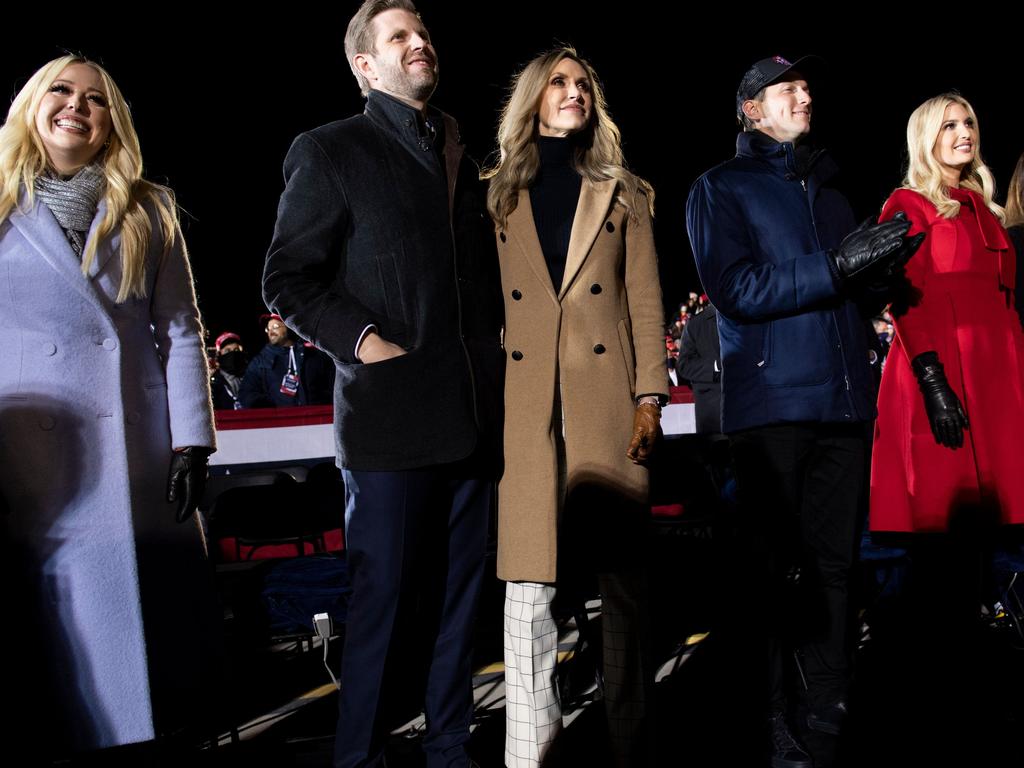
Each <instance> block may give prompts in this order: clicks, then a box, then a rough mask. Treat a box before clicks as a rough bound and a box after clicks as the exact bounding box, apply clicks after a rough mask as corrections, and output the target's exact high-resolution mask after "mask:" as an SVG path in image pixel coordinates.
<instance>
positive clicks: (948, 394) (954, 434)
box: [910, 352, 970, 448]
mask: <svg viewBox="0 0 1024 768" xmlns="http://www.w3.org/2000/svg"><path fill="white" fill-rule="evenodd" d="M910 365H911V368H913V370H914V375H915V376H916V377H917V384H918V386H919V387H920V388H921V394H922V395H924V409H925V411H926V412H927V413H928V421H929V422H931V425H932V434H933V435H935V442H936V443H939V444H941V445H944V446H946V447H947V448H959V447H960V446H962V445H963V444H964V429H966V428H967V427H969V426H970V425H969V424H968V423H967V416H966V415H965V414H964V409H963V407H962V406H961V405H960V398H958V397H957V396H956V392H954V391H953V390H952V388H951V387H950V386H949V382H948V381H946V374H945V372H944V370H943V368H942V363H940V362H939V356H938V354H937V353H935V352H922V353H921V354H920V355H918V356H917V357H915V358H914V359H913V361H911V364H910Z"/></svg>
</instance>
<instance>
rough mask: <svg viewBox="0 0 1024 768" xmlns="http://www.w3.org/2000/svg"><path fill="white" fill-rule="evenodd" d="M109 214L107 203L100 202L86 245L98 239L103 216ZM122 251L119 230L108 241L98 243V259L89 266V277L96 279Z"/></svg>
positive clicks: (104, 201)
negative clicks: (97, 231) (97, 235)
mask: <svg viewBox="0 0 1024 768" xmlns="http://www.w3.org/2000/svg"><path fill="white" fill-rule="evenodd" d="M106 212H107V201H106V200H100V204H99V207H97V208H96V215H95V216H93V218H92V224H91V225H90V226H89V235H88V237H87V238H86V240H85V242H86V245H88V244H89V243H91V242H92V240H93V238H94V237H96V230H97V228H98V227H99V225H100V222H101V221H102V220H103V216H104V215H105V214H106ZM120 251H121V232H120V230H118V231H117V232H115V233H114V235H113V236H112V237H108V238H107V239H106V241H104V242H102V243H97V246H96V258H94V259H93V260H92V264H90V265H89V277H90V278H91V279H92V280H95V279H96V276H97V275H99V274H100V273H101V272H102V271H103V269H104V268H105V267H106V266H107V262H109V261H110V257H111V256H113V255H114V254H115V253H119V252H120Z"/></svg>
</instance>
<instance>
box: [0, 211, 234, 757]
mask: <svg viewBox="0 0 1024 768" xmlns="http://www.w3.org/2000/svg"><path fill="white" fill-rule="evenodd" d="M150 208H151V206H150ZM103 210H104V208H103V205H102V204H101V206H100V210H99V211H98V213H97V215H96V218H95V219H94V220H93V225H92V230H91V231H90V234H89V238H90V240H91V239H92V238H93V237H94V235H95V229H96V227H97V225H98V224H99V221H100V218H101V216H102V215H103ZM151 219H152V221H153V233H154V234H153V237H152V238H151V245H150V248H149V252H148V254H147V258H146V289H147V290H146V298H145V299H134V298H133V299H129V300H128V301H126V302H124V303H123V304H116V303H115V301H114V297H115V296H116V294H117V289H118V286H119V284H120V278H121V261H120V255H119V253H118V249H119V245H120V237H119V235H118V234H116V233H115V234H114V235H113V236H112V237H109V238H108V239H107V241H106V242H103V243H101V244H100V245H99V249H98V252H97V257H96V260H95V262H94V264H93V267H92V269H91V272H90V274H89V276H85V275H83V274H82V270H81V262H80V261H79V259H78V257H77V256H76V255H75V254H74V252H73V251H72V250H71V247H70V245H69V244H68V242H67V239H66V238H65V236H64V233H63V232H62V230H61V228H60V226H59V225H58V224H57V221H56V220H55V219H54V217H53V215H52V214H51V213H50V211H49V209H48V208H46V206H45V205H43V204H42V203H40V202H39V201H38V200H37V201H36V203H35V205H34V206H33V207H32V208H31V209H29V210H27V212H25V213H22V212H19V211H17V210H15V211H13V212H12V213H11V214H10V216H9V217H8V219H7V220H6V221H4V222H0V327H2V328H3V329H4V332H3V334H2V341H0V493H2V495H3V501H4V502H5V504H6V507H7V509H6V514H5V515H2V517H5V518H6V519H5V520H4V522H3V540H2V543H3V550H4V552H3V556H4V571H5V573H4V576H5V584H4V585H3V590H4V592H5V593H6V592H8V591H11V592H12V594H13V596H14V598H15V599H14V603H13V604H14V605H15V606H16V607H18V608H19V611H18V612H19V615H18V616H17V618H16V623H17V625H18V626H19V629H21V630H24V629H26V628H27V629H28V631H29V632H31V635H30V636H29V638H30V639H29V644H28V648H29V651H28V653H29V656H30V658H31V660H32V661H33V662H34V663H35V665H36V666H37V668H35V669H33V670H32V673H31V679H29V680H26V681H24V683H25V690H24V691H20V692H18V693H14V694H13V698H12V699H11V700H12V701H13V700H19V701H27V702H29V703H30V704H31V705H35V706H26V707H25V709H27V710H32V709H34V710H35V711H32V712H31V714H30V715H29V716H26V718H25V720H26V723H27V726H26V727H31V721H32V719H33V718H34V719H36V720H39V719H42V720H44V721H46V722H47V725H48V727H47V729H46V730H47V733H48V734H49V735H48V737H47V738H48V740H56V741H57V742H60V744H59V746H57V747H55V749H56V750H57V751H59V749H85V748H93V747H105V746H112V745H117V744H127V743H131V742H137V741H143V740H147V739H152V738H154V736H155V735H156V734H157V733H158V732H159V731H160V729H161V727H162V724H163V727H169V724H170V723H171V721H172V720H173V714H174V711H175V709H176V708H178V709H180V708H181V707H182V705H183V704H185V702H186V701H187V699H186V697H187V695H188V692H189V691H190V690H191V686H192V685H193V684H194V683H195V678H196V675H199V674H206V670H204V668H203V657H201V656H200V655H199V651H200V649H201V648H202V645H203V635H204V632H206V634H207V635H208V631H207V630H203V629H202V628H201V626H203V625H205V626H206V627H208V626H209V624H205V622H206V621H207V620H208V619H209V618H210V615H211V614H210V611H209V606H210V605H212V601H211V600H208V599H206V596H207V595H208V594H209V590H208V589H207V588H206V583H207V582H206V580H207V578H208V576H207V574H208V571H207V568H206V563H205V552H204V547H203V544H202V540H201V536H200V534H199V530H198V528H197V526H196V525H195V523H194V521H193V522H190V523H188V524H184V525H178V524H177V523H175V520H174V508H173V506H172V505H169V504H168V503H167V502H166V500H165V493H166V485H167V474H168V467H169V463H170V458H171V449H172V446H173V447H179V446H188V445H199V446H210V447H213V446H214V431H213V421H212V411H211V407H210V392H209V384H208V374H207V367H206V358H205V354H204V349H203V342H202V338H201V335H200V331H201V328H200V321H199V315H198V311H197V309H196V304H195V293H194V291H193V287H192V276H191V272H190V269H189V265H188V260H187V257H186V255H185V252H184V249H183V247H182V239H181V234H180V233H176V239H175V243H174V247H173V248H172V249H171V251H170V252H169V253H168V254H167V255H166V256H164V255H163V248H162V245H163V238H162V237H161V235H160V225H159V223H158V221H157V219H156V217H155V215H152V211H151ZM12 580H13V584H12V583H11V581H12ZM5 597H6V595H5ZM6 605H7V608H8V610H11V605H12V603H11V601H7V603H6ZM26 624H27V625H28V626H27V627H26ZM8 690H10V689H8ZM8 695H9V696H12V694H10V693H8ZM23 697H24V698H23ZM36 707H37V708H36ZM161 718H165V719H164V720H163V721H162V720H161Z"/></svg>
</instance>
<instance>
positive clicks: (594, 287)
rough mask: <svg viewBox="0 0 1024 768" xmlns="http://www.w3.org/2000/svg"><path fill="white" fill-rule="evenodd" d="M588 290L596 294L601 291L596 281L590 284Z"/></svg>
mask: <svg viewBox="0 0 1024 768" xmlns="http://www.w3.org/2000/svg"><path fill="white" fill-rule="evenodd" d="M590 292H591V293H592V294H594V295H595V296H597V294H599V293H600V292H601V286H600V285H599V284H598V283H594V284H593V285H592V286H590Z"/></svg>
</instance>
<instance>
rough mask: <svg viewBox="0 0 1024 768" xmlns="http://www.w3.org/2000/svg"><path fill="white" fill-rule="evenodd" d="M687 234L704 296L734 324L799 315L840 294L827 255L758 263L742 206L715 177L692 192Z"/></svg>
mask: <svg viewBox="0 0 1024 768" xmlns="http://www.w3.org/2000/svg"><path fill="white" fill-rule="evenodd" d="M779 226H780V227H781V226H785V222H780V223H779ZM686 229H687V233H688V235H689V237H690V245H691V247H692V248H693V254H694V258H695V259H696V262H697V271H698V272H699V273H700V279H701V283H702V284H703V285H704V290H705V292H706V293H707V294H708V297H709V298H710V299H711V302H712V303H713V304H714V305H715V307H716V308H717V309H718V311H719V312H721V313H722V314H723V315H725V316H726V317H728V318H730V319H732V320H739V321H755V322H756V321H760V320H767V319H770V318H772V317H780V316H786V315H793V314H799V313H801V312H804V311H806V310H807V309H808V308H809V307H811V306H812V305H814V304H817V303H819V302H821V301H823V300H826V299H830V298H832V297H834V296H835V295H836V294H837V292H838V291H837V287H836V285H835V281H834V280H833V279H832V273H831V271H830V269H829V266H828V256H827V255H826V252H825V251H815V252H813V253H798V254H793V255H792V257H790V258H788V259H785V260H782V261H778V262H776V263H772V262H769V261H758V260H755V259H754V254H756V253H757V251H758V250H759V248H758V244H757V243H754V242H752V241H751V231H750V227H749V226H748V224H747V221H746V219H745V218H744V216H743V206H742V205H741V204H740V202H739V200H737V199H736V197H735V196H734V195H733V194H732V192H731V190H729V189H728V188H727V186H726V185H725V184H723V183H722V182H721V181H720V180H716V179H715V178H714V177H713V176H712V175H711V174H705V175H704V176H702V177H701V178H699V179H697V181H696V182H695V183H694V185H693V187H691V188H690V196H689V198H688V199H687V201H686Z"/></svg>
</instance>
